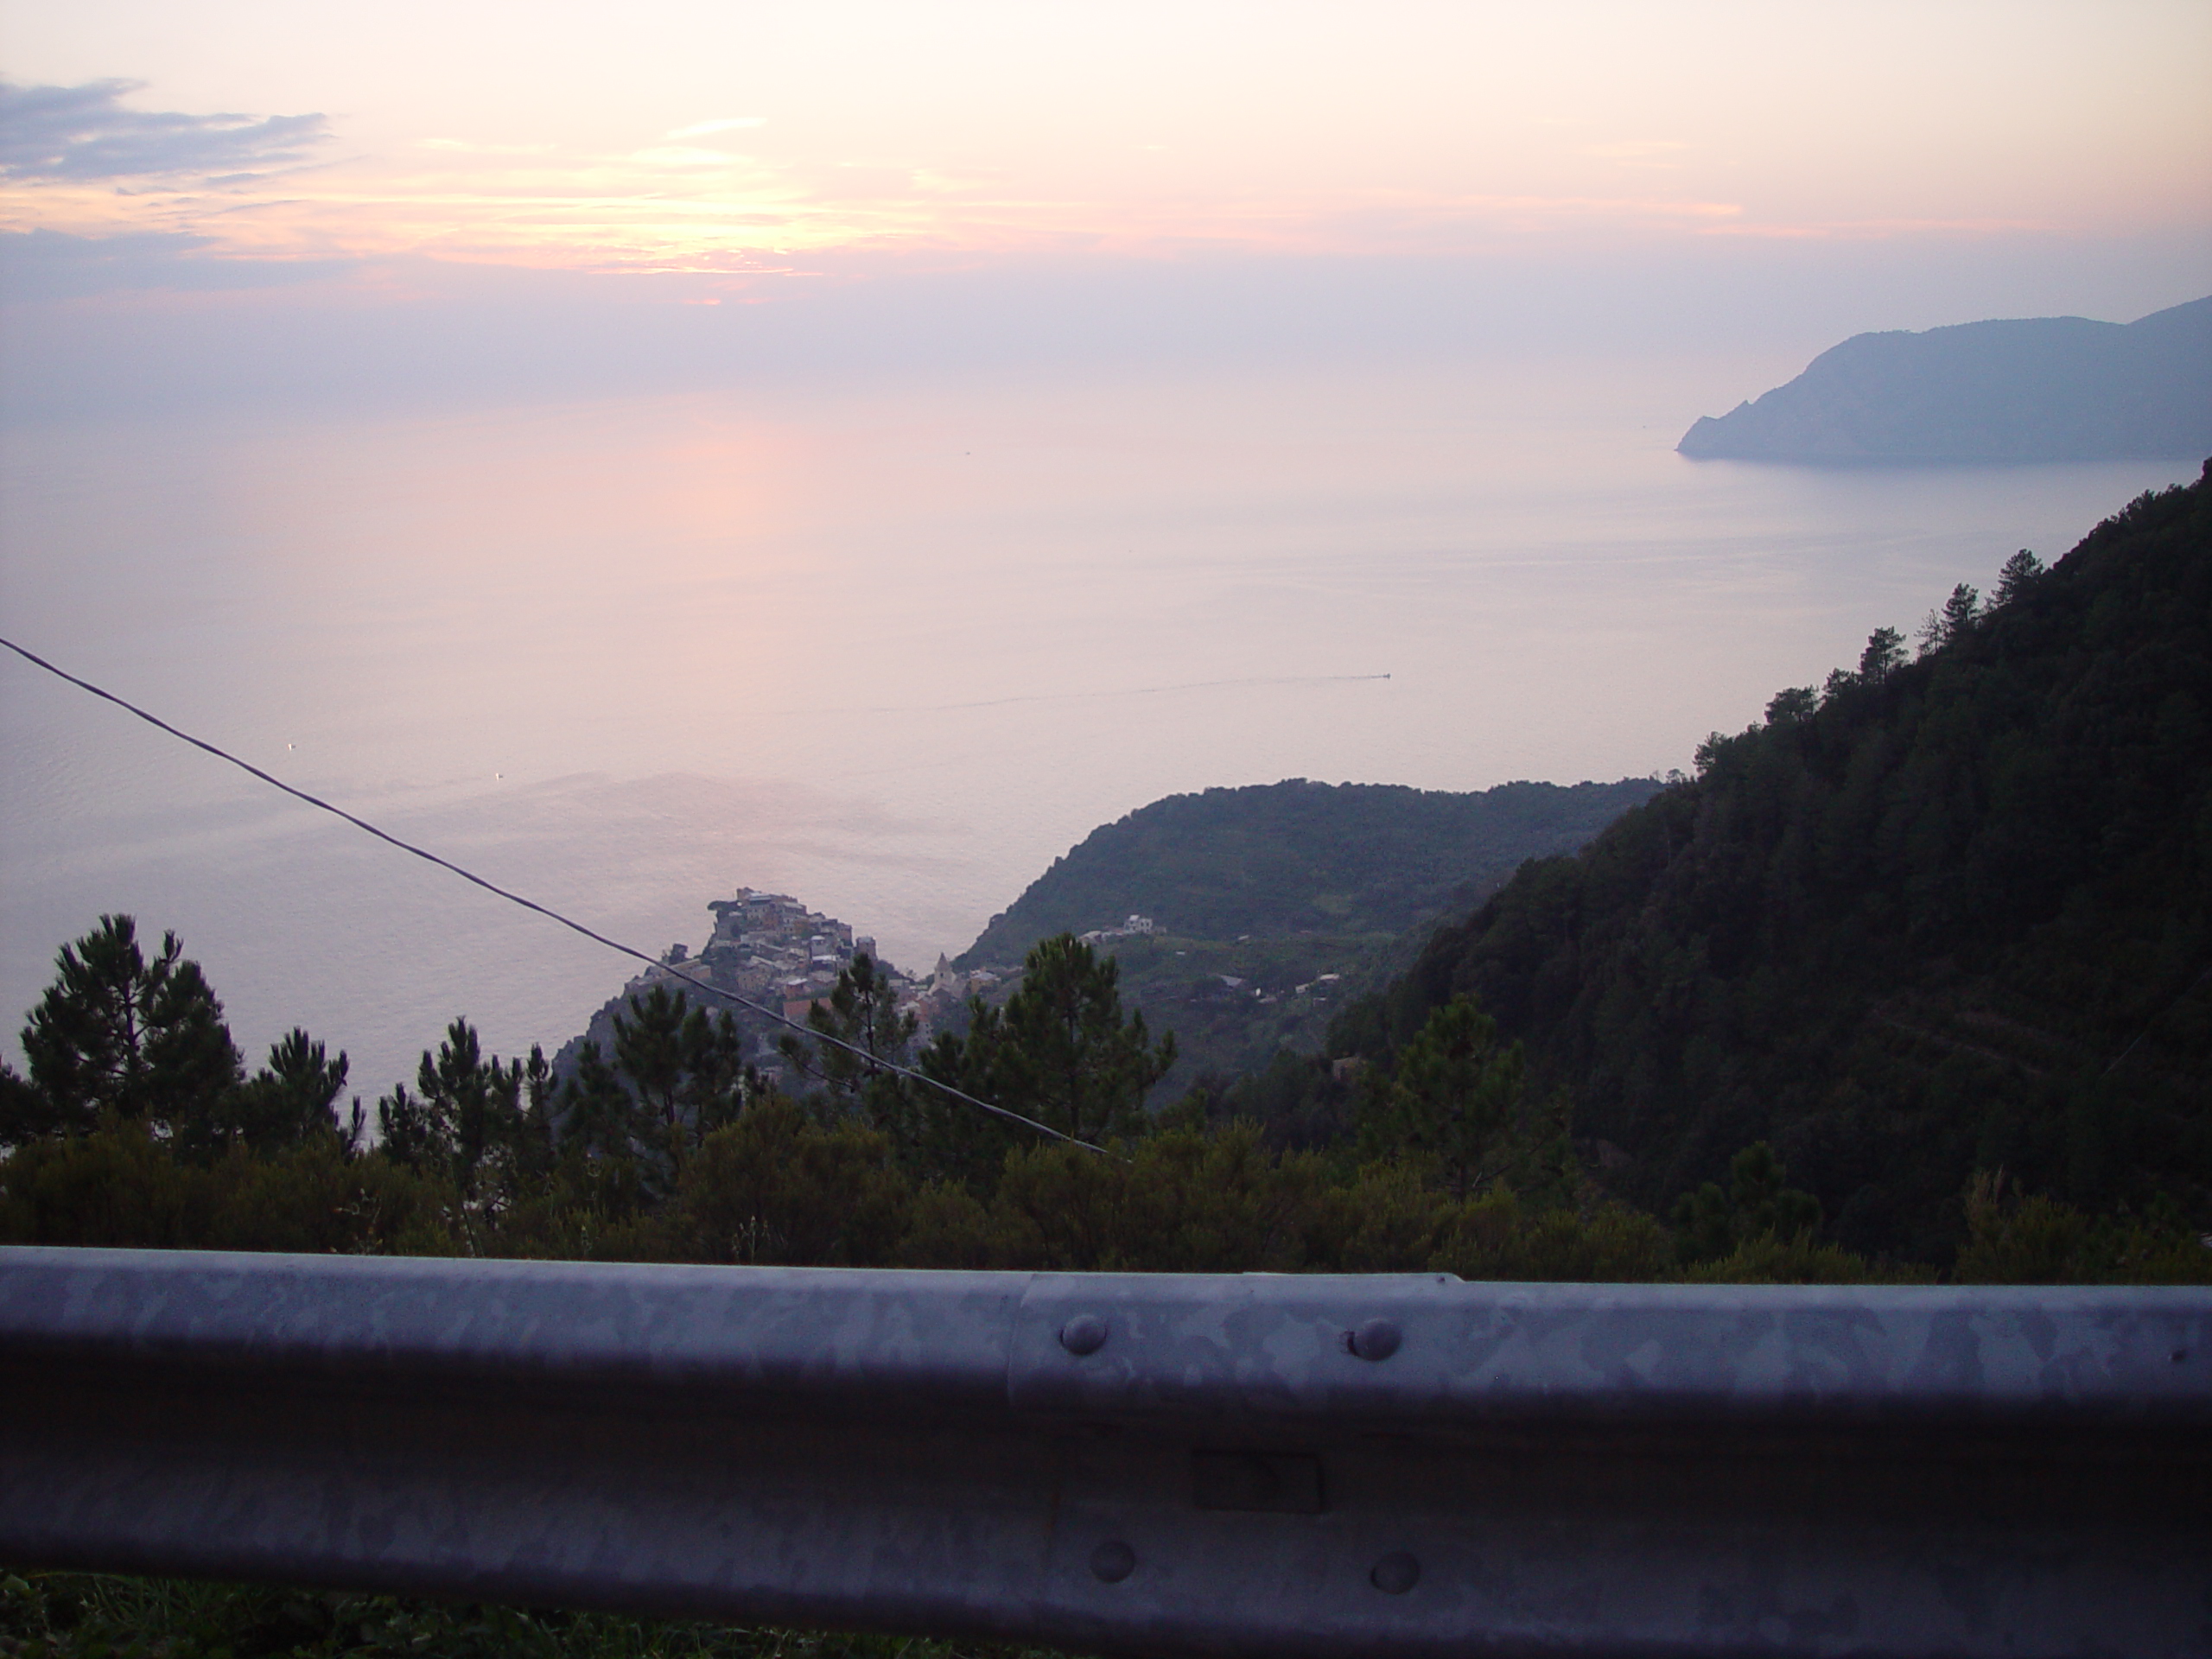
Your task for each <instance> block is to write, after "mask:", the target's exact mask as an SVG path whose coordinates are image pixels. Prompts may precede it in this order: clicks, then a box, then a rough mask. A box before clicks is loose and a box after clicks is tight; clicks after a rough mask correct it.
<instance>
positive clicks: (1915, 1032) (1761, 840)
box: [1332, 467, 2212, 1261]
mask: <svg viewBox="0 0 2212 1659" xmlns="http://www.w3.org/2000/svg"><path fill="white" fill-rule="evenodd" d="M2208 474H2209V475H2212V467H2208ZM1922 645H1923V649H1922V652H1921V654H1920V656H1919V658H1918V659H1917V660H1908V658H1907V654H1906V650H1905V642H1904V639H1902V638H1901V637H1900V636H1899V635H1898V634H1897V633H1896V632H1893V631H1891V630H1887V629H1885V630H1882V631H1880V632H1878V633H1877V634H1876V635H1875V636H1874V638H1873V639H1872V640H1871V641H1870V642H1869V645H1868V647H1867V650H1866V655H1865V657H1864V658H1863V659H1862V660H1861V661H1860V663H1859V666H1858V668H1857V669H1856V670H1855V671H1838V672H1836V673H1834V674H1833V675H1831V676H1830V677H1829V678H1828V681H1827V684H1826V685H1825V686H1824V687H1821V688H1818V689H1815V688H1811V687H1805V688H1798V689H1795V690H1785V691H1783V692H1782V693H1780V694H1779V695H1777V696H1776V697H1775V698H1774V700H1773V702H1772V703H1771V704H1770V706H1769V708H1768V710H1767V714H1766V718H1765V719H1764V721H1762V722H1760V723H1758V724H1756V725H1754V726H1752V727H1751V728H1750V729H1748V730H1746V731H1745V732H1742V733H1740V734H1737V735H1734V736H1724V735H1722V734H1718V733H1716V734H1714V735H1713V737H1712V738H1711V739H1710V740H1708V741H1707V743H1706V744H1705V745H1704V746H1703V747H1701V748H1700V752H1699V757H1698V772H1697V776H1696V777H1695V778H1694V779H1692V780H1690V781H1688V782H1684V783H1681V784H1679V785H1675V786H1672V787H1669V788H1668V789H1666V790H1664V791H1662V792H1661V793H1659V794H1658V795H1657V796H1656V798H1654V799H1652V800H1651V801H1649V803H1648V804H1644V805H1643V806H1642V807H1640V808H1638V809H1637V810H1634V811H1631V812H1630V813H1628V814H1627V815H1625V816H1624V817H1623V818H1621V820H1620V821H1619V822H1618V823H1615V824H1614V825H1613V826H1612V827H1611V829H1608V830H1607V831H1606V832H1605V834H1604V835H1603V836H1599V838H1598V839H1597V840H1596V841H1595V842H1593V843H1592V844H1591V845H1590V846H1589V847H1588V848H1586V849H1584V850H1583V851H1582V852H1581V853H1580V854H1579V855H1575V856H1573V857H1562V858H1556V859H1551V860H1548V861H1542V862H1541V863H1536V864H1533V865H1531V866H1529V868H1525V869H1523V870H1522V871H1521V872H1520V873H1519V874H1516V876H1515V878H1514V879H1513V880H1511V881H1510V882H1509V883H1507V884H1506V885H1505V886H1504V887H1503V888H1502V889H1501V890H1500V891H1498V892H1497V893H1496V894H1495V895H1494V896H1493V897H1492V898H1491V899H1489V901H1488V902H1486V903H1485V904H1484V905H1483V906H1481V907H1480V908H1479V909H1478V910H1477V911H1476V912H1474V913H1473V914H1472V915H1471V917H1469V918H1467V919H1466V920H1465V921H1464V922H1461V923H1459V924H1457V925H1452V926H1448V927H1446V928H1444V929H1442V930H1441V931H1439V932H1438V933H1437V934H1436V935H1435V936H1434V938H1433V940H1432V941H1431V942H1430V943H1429V944H1428V945H1427V948H1426V950H1424V951H1423V953H1422V954H1421V957H1420V959H1419V961H1418V963H1416V964H1415V966H1414V968H1413V969H1412V970H1411V971H1410V972H1409V973H1408V975H1406V976H1405V977H1404V978H1403V979H1402V980H1401V981H1399V982H1397V983H1395V985H1394V986H1392V987H1391V988H1389V990H1388V991H1387V992H1386V993H1384V994H1383V995H1378V996H1376V997H1375V998H1373V999H1370V1001H1366V1002H1364V1003H1363V1004H1362V1005H1361V1006H1359V1007H1357V1008H1356V1009H1353V1010H1351V1011H1348V1012H1347V1013H1346V1014H1344V1016H1342V1017H1341V1018H1340V1020H1339V1021H1338V1026H1337V1028H1336V1031H1335V1033H1334V1036H1333V1039H1332V1046H1333V1048H1334V1050H1335V1052H1338V1053H1356V1054H1363V1055H1367V1056H1370V1057H1371V1058H1374V1059H1376V1060H1379V1061H1383V1062H1385V1063H1387V1061H1388V1058H1389V1056H1390V1055H1392V1054H1393V1053H1395V1052H1398V1051H1399V1048H1400V1046H1402V1045H1403V1044H1405V1043H1406V1042H1408V1041H1409V1040H1410V1039H1411V1038H1412V1037H1413V1034H1414V1033H1415V1032H1416V1031H1418V1030H1420V1029H1421V1028H1422V1027H1423V1026H1424V1024H1425V1022H1426V1021H1427V1020H1429V1019H1430V1018H1431V1016H1432V1014H1433V1011H1434V1010H1435V1009H1437V1008H1439V1007H1443V1006H1446V1004H1447V1003H1448V1002H1449V1001H1450V1000H1451V999H1452V998H1453V997H1454V996H1457V995H1470V994H1471V995H1473V996H1475V997H1476V998H1478V999H1479V1001H1480V1003H1481V1005H1482V1006H1483V1007H1484V1008H1485V1009H1487V1010H1488V1011H1489V1012H1490V1014H1492V1015H1493V1016H1494V1017H1495V1018H1496V1019H1497V1021H1498V1022H1499V1024H1500V1026H1501V1027H1502V1028H1503V1031H1504V1033H1506V1034H1507V1035H1508V1036H1510V1037H1511V1038H1513V1039H1517V1040H1519V1041H1520V1042H1522V1043H1523V1044H1524V1045H1525V1050H1526V1056H1527V1065H1528V1067H1529V1074H1530V1077H1531V1078H1532V1079H1533V1080H1534V1082H1535V1084H1536V1085H1537V1086H1538V1087H1539V1088H1541V1089H1550V1088H1554V1087H1557V1088H1563V1089H1565V1090H1567V1091H1568V1092H1569V1093H1570V1094H1571V1095H1572V1096H1573V1099H1574V1102H1575V1124H1576V1128H1577V1131H1578V1133H1579V1135H1580V1136H1581V1137H1582V1139H1583V1142H1584V1144H1585V1145H1586V1147H1593V1148H1595V1150H1596V1151H1597V1152H1598V1154H1599V1161H1601V1162H1603V1163H1604V1164H1605V1165H1607V1166H1610V1168H1609V1171H1608V1174H1607V1178H1606V1179H1607V1181H1608V1184H1609V1185H1610V1186H1611V1189H1612V1190H1613V1191H1615V1192H1619V1193H1621V1194H1623V1195H1624V1196H1626V1197H1628V1198H1631V1199H1632V1200H1634V1201H1636V1202H1637V1203H1638V1204H1640V1205H1646V1206H1654V1207H1663V1206H1666V1205H1669V1204H1670V1203H1671V1202H1673V1201H1674V1200H1675V1199H1676V1198H1677V1197H1678V1195H1681V1194H1682V1193H1685V1192H1689V1191H1690V1190H1692V1189H1694V1187H1696V1186H1697V1185H1699V1184H1700V1183H1702V1182H1704V1181H1707V1179H1713V1178H1715V1177H1719V1176H1722V1175H1723V1173H1724V1171H1725V1170H1726V1166H1727V1165H1728V1164H1729V1161H1730V1160H1731V1158H1732V1156H1733V1155H1734V1154H1736V1153H1737V1152H1738V1149H1739V1148H1742V1147H1745V1146H1746V1145H1747V1144H1749V1143H1752V1142H1755V1141H1764V1142H1768V1143H1770V1144H1771V1146H1772V1147H1773V1149H1774V1151H1775V1153H1776V1154H1778V1155H1779V1156H1780V1157H1781V1158H1782V1160H1783V1161H1784V1162H1785V1163H1786V1165H1787V1166H1788V1168H1789V1171H1790V1175H1791V1179H1793V1180H1794V1181H1796V1182H1799V1183H1802V1185H1804V1186H1805V1187H1807V1188H1808V1189H1809V1190H1810V1191H1811V1192H1812V1193H1813V1194H1814V1195H1815V1197H1816V1198H1818V1200H1819V1202H1820V1204H1821V1206H1822V1209H1823V1211H1824V1212H1825V1214H1826V1216H1827V1217H1828V1224H1829V1230H1830V1236H1833V1237H1834V1238H1835V1239H1836V1240H1837V1241H1838V1242H1839V1243H1841V1244H1843V1245H1844V1246H1846V1247H1847V1248H1849V1249H1855V1250H1863V1251H1872V1252H1895V1253H1899V1254H1902V1255H1909V1256H1911V1257H1916V1258H1918V1259H1921V1260H1925V1261H1940V1260H1942V1259H1944V1258H1945V1257H1946V1256H1948V1254H1949V1252H1950V1249H1951V1248H1952V1247H1953V1246H1954V1245H1955V1243H1957V1241H1958V1239H1959V1238H1960V1236H1961V1233H1962V1231H1963V1230H1964V1228H1965V1225H1966V1221H1967V1217H1965V1216H1964V1214H1963V1213H1962V1211H1961V1205H1960V1203H1959V1196H1960V1193H1961V1189H1962V1187H1963V1185H1965V1184H1966V1183H1967V1181H1968V1179H1969V1178H1970V1177H1972V1176H1973V1175H1974V1173H1975V1172H1982V1173H1983V1176H1984V1179H1993V1174H1994V1172H1997V1171H1999V1170H2002V1171H2004V1172H2005V1173H2006V1177H2007V1179H2011V1180H2012V1181H2014V1182H2016V1183H2024V1184H2025V1185H2027V1186H2029V1187H2031V1188H2034V1189H2038V1190H2042V1191H2044V1192H2050V1193H2054V1194H2057V1195H2061V1196H2062V1197H2063V1198H2065V1199H2067V1200H2069V1201H2071V1202H2073V1203H2075V1204H2077V1205H2083V1206H2087V1207H2088V1208H2090V1209H2094V1210H2097V1211H2104V1212H2107V1213H2115V1214H2116V1213H2122V1212H2126V1213H2133V1214H2136V1215H2139V1216H2140V1215H2158V1216H2164V1217H2172V1218H2174V1219H2176V1220H2178V1219H2180V1218H2181V1217H2187V1218H2188V1220H2189V1222H2190V1224H2191V1225H2192V1226H2193V1227H2195V1228H2196V1230H2200V1231H2201V1230H2205V1229H2206V1228H2207V1227H2208V1226H2212V483H2208V482H2207V481H2206V480H2202V479H2200V480H2199V481H2198V482H2197V483H2196V484H2195V485H2193V486H2188V487H2177V488H2174V489H2171V490H2168V491H2165V492H2164V493H2158V494H2156V495H2146V496H2145V497H2143V498H2141V499H2138V500H2137V501H2135V502H2133V503H2132V504H2131V505H2129V506H2128V507H2127V508H2126V510H2125V511H2124V512H2120V513H2119V514H2118V515H2117V516H2115V517H2114V518H2112V519H2110V520H2108V521H2107V522H2106V523H2105V524H2102V525H2101V526H2099V527H2098V529H2097V530H2096V531H2094V532H2093V533H2092V534H2091V535H2090V536H2088V537H2087V538H2086V539H2085V540H2084V541H2083V542H2082V544H2081V545H2080V546H2079V547H2077V548H2076V549H2075V550H2074V551H2073V552H2071V553H2070V554H2069V555H2068V556H2066V557H2065V558H2064V559H2063V561H2061V562H2060V563H2058V565H2057V566H2056V568H2055V569H2048V570H2045V569H2042V568H2041V567H2040V566H2039V565H2038V563H2037V561H2036V560H2035V559H2034V558H2033V556H2031V555H2027V554H2022V555H2020V556H2016V557H2015V558H2014V559H2013V560H2012V561H2011V562H2010V563H2008V564H2007V565H2006V566H2005V570H2004V572H2003V575H2002V576H2001V578H2000V581H1999V585H1998V587H1997V588H1996V591H1995V593H1994V594H1993V596H1992V599H1991V601H1990V602H1989V603H1988V604H1986V605H1983V604H1981V603H1980V602H1979V598H1978V595H1976V594H1974V592H1973V590H1971V589H1969V588H1961V589H1959V590H1958V591H1957V592H1955V594H1953V596H1952V599H1951V601H1950V603H1949V604H1948V605H1947V606H1946V607H1943V609H1942V611H1941V612H1939V613H1936V614H1935V615H1933V616H1931V617H1930V618H1929V621H1928V625H1927V626H1926V627H1925V629H1924V630H1923V636H1922Z"/></svg>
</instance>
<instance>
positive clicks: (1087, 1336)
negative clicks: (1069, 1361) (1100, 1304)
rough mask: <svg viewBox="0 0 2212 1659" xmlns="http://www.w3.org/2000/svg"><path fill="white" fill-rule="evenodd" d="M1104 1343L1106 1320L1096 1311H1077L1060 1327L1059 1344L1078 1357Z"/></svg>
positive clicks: (1097, 1348)
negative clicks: (1073, 1316)
mask: <svg viewBox="0 0 2212 1659" xmlns="http://www.w3.org/2000/svg"><path fill="white" fill-rule="evenodd" d="M1105 1345H1106V1321H1105V1320H1103V1319H1100V1318H1099V1317H1098V1316H1097V1315H1096V1313H1078V1314H1077V1315H1076V1316H1075V1318H1073V1319H1070V1320H1069V1321H1068V1322H1067V1323H1066V1324H1065V1325H1062V1326H1061V1327H1060V1346H1061V1347H1063V1348H1065V1349H1066V1350H1067V1351H1068V1352H1070V1353H1071V1354H1073V1355H1075V1356H1076V1357H1077V1358H1078V1359H1080V1358H1081V1357H1083V1356H1084V1355H1085V1354H1095V1353H1096V1352H1097V1351H1099V1350H1100V1349H1101V1348H1103V1347H1104V1346H1105Z"/></svg>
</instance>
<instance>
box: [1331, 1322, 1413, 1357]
mask: <svg viewBox="0 0 2212 1659" xmlns="http://www.w3.org/2000/svg"><path fill="white" fill-rule="evenodd" d="M1343 1340H1344V1351H1345V1352H1346V1353H1348V1354H1357V1355H1358V1356H1359V1357H1361V1358H1362V1359H1388V1358H1389V1357H1390V1356H1391V1355H1393V1354H1395V1353H1396V1352H1397V1351H1398V1344H1400V1343H1402V1342H1403V1341H1404V1340H1405V1335H1404V1333H1403V1332H1401V1331H1400V1330H1399V1329H1398V1327H1397V1326H1396V1325H1394V1324H1392V1323H1391V1322H1390V1321H1389V1319H1370V1320H1369V1321H1368V1322H1367V1323H1366V1324H1365V1325H1361V1326H1360V1327H1359V1329H1358V1330H1357V1331H1347V1332H1344V1338H1343Z"/></svg>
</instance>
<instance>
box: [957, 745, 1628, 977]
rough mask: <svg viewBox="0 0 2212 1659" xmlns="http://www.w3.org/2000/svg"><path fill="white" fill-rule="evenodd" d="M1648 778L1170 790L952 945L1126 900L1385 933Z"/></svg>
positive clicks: (1185, 930) (1193, 933) (1446, 902)
mask: <svg viewBox="0 0 2212 1659" xmlns="http://www.w3.org/2000/svg"><path fill="white" fill-rule="evenodd" d="M1656 788H1658V784H1657V783H1656V781H1655V780H1653V779H1647V778H1628V779H1622V780H1621V781H1620V782H1619V783H1617V784H1576V785H1573V786H1572V787H1562V786H1560V785H1557V784H1532V783H1517V784H1501V785H1498V786H1497V788H1495V789H1486V790H1483V791H1478V792H1475V793H1469V794H1459V793H1453V792H1451V791H1443V790H1421V789H1408V788H1405V787H1403V786H1402V785H1383V784H1343V785H1330V784H1317V783H1309V782H1307V781H1306V779H1303V778H1295V779H1289V780H1288V781H1287V782H1284V783H1280V784H1267V785H1253V786H1251V787H1249V788H1245V789H1209V790H1207V791H1205V792H1204V793H1203V794H1198V795H1171V796H1169V797H1167V798H1166V799H1165V800H1159V801H1154V803H1153V804H1151V805H1149V806H1146V807H1141V808H1139V809H1138V810H1136V811H1134V812H1131V813H1129V814H1128V816H1127V817H1122V818H1118V819H1116V821H1115V822H1114V823H1109V824H1102V825H1101V826H1100V827H1099V828H1097V829H1094V830H1092V831H1091V832H1090V835H1088V836H1085V837H1084V840H1083V841H1082V842H1081V843H1080V844H1079V845H1077V847H1075V848H1074V849H1071V851H1070V852H1069V853H1068V855H1067V856H1065V858H1058V859H1054V860H1053V861H1052V868H1051V869H1049V870H1047V871H1046V872H1045V874H1042V875H1040V876H1039V877H1038V878H1037V880H1034V881H1033V882H1031V883H1030V884H1029V887H1028V888H1027V890H1026V891H1025V892H1024V893H1022V895H1021V897H1020V898H1019V899H1015V900H1014V903H1013V904H1012V905H1011V906H1008V907H1007V910H1006V911H1005V912H1003V913H1002V914H1001V915H998V916H995V917H993V918H991V925H989V926H988V928H986V929H985V930H984V931H983V933H982V937H981V938H978V939H977V940H976V943H975V944H972V945H970V946H969V949H968V950H967V951H966V953H965V954H964V955H963V956H962V957H961V958H960V965H962V966H966V965H968V964H970V963H1015V962H1020V960H1021V957H1022V954H1023V953H1024V952H1025V951H1027V950H1028V949H1029V947H1030V946H1031V945H1033V944H1036V943H1037V941H1038V940H1039V939H1042V938H1050V937H1052V935H1053V934H1055V933H1084V932H1088V931H1090V930H1091V929H1093V928H1103V927H1116V926H1118V925H1120V924H1121V923H1122V920H1123V918H1126V917H1127V916H1128V915H1129V914H1130V913H1131V912H1141V913H1143V914H1144V915H1147V916H1150V917H1154V918H1156V919H1157V920H1158V921H1159V923H1160V925H1161V926H1162V927H1163V928H1165V929H1166V930H1167V931H1170V932H1173V933H1175V934H1178V935H1181V936H1185V937H1188V938H1202V939H1235V938H1237V937H1238V936H1239V935H1241V934H1248V933H1249V934H1251V935H1253V936H1254V937H1255V938H1259V937H1267V938H1284V937H1287V936H1291V935H1294V934H1297V933H1300V932H1308V933H1311V932H1322V933H1332V934H1362V933H1397V932H1400V931H1403V930H1404V929H1406V928H1408V927H1410V926H1412V925H1414V924H1415V923H1416V922H1420V921H1422V920H1425V919H1427V918H1429V917H1432V916H1435V915H1439V914H1440V913H1442V912H1444V911H1445V910H1446V908H1447V907H1448V906H1450V905H1451V903H1452V899H1453V898H1454V896H1455V894H1457V895H1460V896H1461V901H1462V902H1463V903H1464V902H1465V899H1466V898H1467V897H1471V895H1472V894H1473V893H1476V892H1478V891H1479V889H1480V887H1481V886H1482V885H1483V884H1484V882H1485V881H1486V880H1496V879H1497V878H1498V877H1500V876H1502V875H1503V874H1505V873H1506V872H1507V871H1510V870H1511V869H1512V868H1514V867H1515V866H1516V865H1517V864H1519V863H1520V862H1521V861H1522V860H1523V859H1527V858H1535V857H1539V856H1541V855H1544V854H1547V853H1556V852H1564V851H1567V850H1569V849H1573V848H1575V847H1579V846H1580V845H1581V844H1582V843H1583V842H1586V841H1587V840H1589V839H1590V837H1591V836H1594V835H1596V834H1597V833H1598V831H1599V830H1600V829H1604V828H1605V825H1606V824H1608V823H1611V822H1612V821H1613V819H1614V818H1616V817H1618V816H1619V815H1620V814H1621V813H1622V812H1623V811H1624V810H1627V809H1628V808H1629V807H1630V806H1633V805H1635V804H1637V802H1638V801H1642V800H1645V799H1648V798H1649V796H1650V795H1651V792H1652V791H1654V790H1656Z"/></svg>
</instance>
